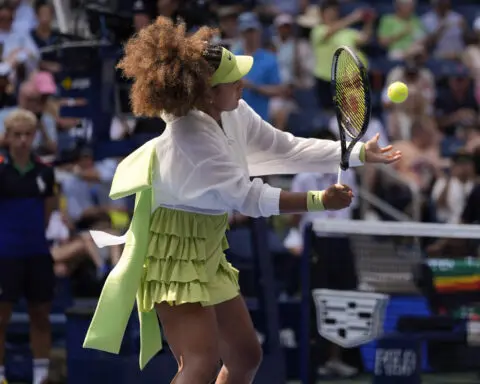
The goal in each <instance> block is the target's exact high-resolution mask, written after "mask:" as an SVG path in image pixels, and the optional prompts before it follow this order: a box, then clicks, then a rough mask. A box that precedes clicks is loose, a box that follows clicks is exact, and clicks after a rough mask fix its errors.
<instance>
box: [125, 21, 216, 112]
mask: <svg viewBox="0 0 480 384" xmlns="http://www.w3.org/2000/svg"><path fill="white" fill-rule="evenodd" d="M216 32H217V31H216V30H215V29H212V28H208V27H203V28H200V29H199V30H198V31H197V32H196V33H195V34H193V35H187V33H186V28H185V24H178V25H177V24H175V23H174V22H173V21H172V20H171V19H168V18H165V17H158V18H157V20H156V21H155V22H154V23H152V24H151V25H149V26H148V27H146V28H144V29H143V30H141V31H140V32H139V33H138V34H137V35H135V36H133V37H132V38H131V39H130V40H129V41H128V42H127V44H126V46H125V56H124V57H123V58H122V60H121V61H120V63H119V64H118V68H120V69H122V70H123V72H124V75H125V76H126V77H128V78H131V79H133V80H134V82H133V86H132V89H131V91H130V99H131V103H132V110H133V113H134V114H135V115H137V116H148V117H158V116H159V114H160V113H161V112H164V113H167V114H170V115H173V116H177V117H179V116H184V115H186V114H187V113H188V112H189V111H190V110H191V109H193V108H195V107H198V106H199V105H203V104H204V103H206V102H207V101H208V100H209V98H210V96H209V95H210V89H211V86H210V78H211V76H212V74H213V72H214V70H215V68H214V67H213V66H212V64H211V63H209V62H208V61H207V60H206V59H205V57H204V56H203V54H204V52H205V49H206V47H207V42H208V41H210V40H211V39H212V37H213V36H214V35H215V34H216Z"/></svg>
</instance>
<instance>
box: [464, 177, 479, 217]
mask: <svg viewBox="0 0 480 384" xmlns="http://www.w3.org/2000/svg"><path fill="white" fill-rule="evenodd" d="M462 223H463V224H480V184H476V185H475V187H474V188H473V189H472V192H471V193H470V195H469V196H468V199H467V202H466V204H465V209H464V210H463V212H462Z"/></svg>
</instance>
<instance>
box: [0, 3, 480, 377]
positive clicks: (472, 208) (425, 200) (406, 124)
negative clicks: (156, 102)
mask: <svg viewBox="0 0 480 384" xmlns="http://www.w3.org/2000/svg"><path fill="white" fill-rule="evenodd" d="M77 3H78V4H77ZM97 3H98V5H99V6H101V7H103V8H102V11H101V12H103V13H102V15H106V16H105V17H106V18H104V19H103V20H107V22H106V23H105V25H103V24H101V23H100V24H101V25H102V27H101V28H99V27H98V25H99V23H95V22H92V12H91V11H89V10H87V9H85V8H84V4H83V2H74V1H72V6H73V7H74V8H75V7H76V8H75V9H72V13H73V14H76V15H77V16H78V15H80V16H78V17H77V19H78V20H82V14H83V16H84V17H83V20H87V22H86V27H84V28H77V30H74V31H72V30H70V31H68V32H69V34H66V33H60V30H59V26H58V20H57V17H56V13H57V12H56V11H55V8H54V6H53V4H52V2H50V1H48V0H35V1H33V0H0V55H1V58H2V59H1V62H0V165H1V163H2V162H5V160H4V159H7V162H8V159H9V157H10V156H12V151H13V146H14V145H17V146H19V147H16V148H17V149H18V148H20V147H21V146H22V145H23V146H25V145H31V146H32V148H31V149H32V153H33V155H34V156H35V159H37V158H38V159H40V160H39V161H42V162H45V163H48V164H51V165H53V166H54V169H55V190H54V191H55V194H56V195H57V197H58V204H57V207H56V209H55V210H54V212H53V213H52V215H51V218H50V221H49V223H48V226H47V230H46V234H47V239H48V241H49V247H50V252H51V254H52V256H53V260H54V270H55V274H56V276H57V277H72V281H74V282H77V283H78V287H77V288H78V290H77V293H79V294H81V295H91V296H94V297H95V296H96V295H97V294H98V293H99V290H100V288H101V284H102V282H103V280H104V278H105V276H106V275H107V274H108V272H109V271H110V270H111V268H112V267H113V266H114V265H115V264H116V263H117V261H118V260H119V258H120V254H121V249H120V248H119V247H110V248H105V249H98V248H96V247H95V245H94V244H93V242H92V239H91V237H90V235H89V234H88V230H91V229H101V230H106V231H110V232H112V233H121V232H123V231H124V230H125V228H126V227H127V226H128V223H129V217H130V216H129V215H130V213H131V211H132V201H130V200H125V201H124V200H120V201H112V200H110V199H109V197H108V192H109V187H110V184H111V182H112V179H113V175H114V173H115V169H116V166H117V164H118V162H119V161H120V160H121V157H112V156H111V155H104V154H102V153H98V152H96V151H95V150H94V149H95V148H96V147H95V146H94V144H95V140H96V138H97V135H96V132H99V131H100V130H101V131H107V132H108V135H109V136H110V140H111V141H113V142H123V141H128V140H131V139H136V143H137V144H140V143H141V141H142V140H143V139H145V140H146V139H147V138H149V137H152V136H155V135H159V134H161V133H162V132H163V129H164V127H165V124H164V122H163V121H162V120H161V119H159V118H158V119H153V118H139V117H133V116H132V114H131V111H130V107H129V102H128V89H129V86H130V84H129V83H128V82H126V81H125V80H124V79H121V76H119V74H118V73H117V76H116V77H115V80H114V81H115V87H114V93H115V95H114V96H113V97H112V100H111V103H112V105H113V107H112V108H111V109H112V110H113V111H115V112H114V113H112V114H111V116H110V118H109V122H108V123H103V124H107V125H108V126H107V127H105V126H103V125H102V126H98V125H95V124H93V125H92V121H93V120H94V119H92V117H91V116H90V117H89V116H84V117H83V118H79V117H78V116H75V114H68V113H63V112H62V111H65V110H68V108H74V107H81V106H83V105H85V104H87V103H89V102H90V103H91V102H92V101H91V100H85V99H84V98H75V97H68V98H65V97H62V96H61V92H60V88H61V87H62V86H63V87H64V88H65V85H64V84H63V83H61V81H62V80H61V79H62V78H63V79H64V76H62V74H63V73H64V72H65V70H66V68H65V62H64V57H63V56H62V55H61V54H59V50H58V49H56V48H55V47H58V46H59V45H61V44H62V43H63V42H64V41H66V40H68V41H72V39H73V40H74V41H83V42H84V43H85V42H86V43H88V42H89V41H94V40H95V41H99V40H101V41H104V42H105V41H106V42H107V43H109V44H111V45H113V46H115V47H116V51H117V52H119V55H118V57H117V59H118V58H119V56H120V55H121V49H122V46H121V43H122V42H123V41H124V40H125V38H128V36H131V34H132V33H137V32H139V31H140V30H141V29H142V28H145V27H146V26H147V25H149V24H150V23H151V22H152V21H153V20H154V19H155V17H156V16H158V15H162V16H166V17H171V18H172V19H174V20H182V21H184V22H185V23H186V24H187V27H188V29H189V30H191V31H192V32H193V31H195V30H196V29H197V28H198V27H200V26H201V25H212V26H216V27H217V28H218V35H217V36H216V37H215V40H216V42H217V43H218V44H222V45H223V46H225V47H227V48H229V49H230V50H231V51H233V52H234V53H236V54H246V55H251V56H253V57H254V58H255V62H254V66H253V68H252V70H251V72H250V73H249V74H248V76H247V77H246V79H245V81H244V93H243V97H244V99H245V100H246V101H247V102H248V103H249V104H250V105H251V106H252V107H253V109H254V110H255V111H256V112H257V113H258V114H259V115H260V116H262V117H263V118H264V119H265V120H267V121H269V122H270V123H271V124H272V125H273V126H274V127H275V128H277V129H279V130H282V131H288V132H291V133H293V134H295V135H299V136H304V137H317V138H323V139H329V140H336V139H337V137H338V124H337V121H336V118H335V115H334V111H333V101H332V93H331V88H330V70H331V59H332V57H333V53H334V51H335V49H336V48H337V47H338V46H340V45H347V46H350V47H352V48H354V49H355V50H356V51H357V53H358V54H359V56H360V57H361V59H362V60H363V62H364V63H365V65H366V66H367V67H368V70H369V76H370V83H371V88H372V95H371V96H372V104H373V105H372V107H373V108H372V118H371V121H370V126H369V130H368V133H367V135H366V136H367V137H366V138H367V139H369V138H371V137H373V136H374V135H376V134H377V133H379V134H380V144H381V145H382V146H385V145H388V144H393V145H394V146H395V147H396V149H399V150H401V151H402V152H403V159H402V160H401V161H400V162H398V163H396V164H395V166H394V167H393V168H391V167H390V168H388V169H385V168H382V167H373V166H372V167H370V166H369V167H364V168H362V169H361V170H358V171H354V170H348V171H347V172H346V174H345V175H344V178H343V180H344V181H345V183H347V184H349V185H350V186H351V187H352V189H354V190H355V191H357V193H356V196H357V198H356V199H355V201H354V203H353V204H352V206H351V207H350V208H349V209H346V210H342V211H338V212H321V213H315V214H306V215H293V216H292V217H278V218H274V219H272V220H270V234H269V242H270V248H271V250H272V252H273V253H274V254H275V255H276V256H279V255H282V257H283V259H282V260H283V261H282V266H281V267H279V268H278V270H277V273H278V275H279V278H280V280H282V279H283V280H284V285H283V288H282V289H284V290H286V291H288V294H295V293H296V292H297V290H298V284H297V283H298V282H297V281H289V280H292V279H293V280H297V279H296V278H293V277H292V276H293V275H294V273H292V269H291V268H292V266H295V265H297V266H298V263H297V264H295V263H292V262H291V261H289V260H288V257H290V258H292V254H293V255H300V253H301V252H302V248H303V244H302V243H303V240H302V234H301V231H302V229H303V228H304V226H305V224H306V223H307V222H308V221H310V220H315V219H325V220H334V219H350V218H364V219H370V220H392V219H393V220H398V219H404V218H405V217H409V218H412V219H413V220H421V221H429V222H444V223H475V222H478V221H480V184H478V175H479V174H480V109H479V104H480V5H479V4H478V0H455V1H453V0H418V2H417V1H415V0H372V1H370V2H362V1H356V0H323V1H320V2H316V1H309V0H243V1H242V0H237V1H235V0H216V1H214V0H210V1H208V0H202V1H200V0H191V1H190V0H189V1H186V0H158V1H157V0H123V1H122V0H118V1H116V2H112V4H111V6H110V8H109V2H108V1H98V2H97ZM113 3H115V4H113ZM82 4H83V5H82ZM115 7H117V8H115ZM118 15H121V17H122V18H123V19H122V18H121V19H120V20H121V23H117V24H115V23H113V22H111V20H113V19H115V18H116V17H117V18H118V17H120V16H118ZM125 15H126V16H125ZM125 18H127V19H128V20H127V22H126V24H128V28H125ZM78 20H77V21H78ZM108 20H110V21H108ZM89 22H90V24H89ZM77 24H78V23H77ZM120 24H121V25H120ZM77 27H78V25H77ZM109 28H110V29H111V30H109ZM105 29H107V30H105ZM125 30H127V32H125ZM64 32H65V31H64ZM52 47H53V48H54V49H52ZM111 71H112V72H113V71H115V70H114V69H113V66H112V69H111ZM112 77H114V76H112ZM395 81H402V82H404V83H406V84H407V85H408V88H409V97H408V99H407V100H406V102H404V103H402V104H394V103H392V102H391V101H390V100H389V99H388V97H387V96H386V88H387V87H388V85H389V84H391V83H392V82H395ZM65 107H67V108H65ZM19 110H20V112H21V113H20V114H19ZM26 111H28V112H30V113H32V114H33V115H34V116H35V117H36V120H35V131H34V137H33V138H32V141H31V143H30V144H29V143H28V140H27V139H26V138H25V137H26V136H25V135H24V134H22V133H21V132H20V131H18V132H17V129H18V127H16V126H15V124H13V125H12V121H14V120H15V119H18V118H19V117H18V116H21V117H22V116H23V117H22V119H24V121H29V122H32V121H33V120H32V118H29V117H28V116H30V117H31V115H25V112H26ZM12 116H13V117H12ZM26 116H27V117H26ZM14 117H15V119H14ZM22 121H23V120H22ZM97 124H98V121H97ZM22 135H23V136H22ZM108 135H107V136H108ZM24 136H25V137H24ZM22 140H23V141H22ZM25 143H27V144H25ZM28 150H30V149H28ZM357 172H358V173H357ZM2 180H3V179H2ZM268 181H269V182H270V183H272V184H276V185H278V186H281V187H284V188H289V189H291V190H294V191H297V192H301V191H308V190H321V189H324V188H326V187H327V186H328V185H331V184H333V183H335V181H336V175H323V174H315V173H304V174H299V175H295V176H294V177H276V178H269V180H268ZM2 182H3V181H2ZM37 182H38V181H37ZM0 188H2V186H0ZM40 189H41V188H40ZM368 194H373V195H374V196H377V198H378V199H379V200H380V201H381V202H382V204H375V203H374V201H373V200H372V199H365V198H364V197H365V196H368ZM0 196H1V190H0ZM385 205H386V206H388V207H389V208H391V209H388V210H386V209H385V208H384V207H385ZM230 224H231V225H230V226H231V228H232V231H231V233H230V235H229V236H230V244H231V246H232V247H231V248H232V251H233V253H242V252H241V251H242V250H245V249H247V247H246V244H247V243H249V240H248V238H247V237H246V236H248V234H247V227H248V219H247V218H246V217H243V216H242V215H240V214H238V213H236V212H231V214H230ZM1 231H2V228H1V227H0V232H1ZM0 235H2V233H0ZM323 238H327V237H326V236H323V235H322V234H319V236H318V241H319V244H320V245H319V247H321V248H322V247H323V248H324V249H325V247H327V248H328V249H331V250H332V249H335V250H336V251H335V252H333V251H332V252H333V253H334V254H335V257H337V258H338V257H339V255H342V257H343V259H342V260H343V261H342V262H339V261H338V259H337V262H336V263H334V264H335V265H336V266H340V269H338V268H337V269H338V270H328V274H329V276H330V277H329V278H330V280H331V281H334V280H335V281H336V283H335V284H337V285H335V284H334V285H335V286H331V285H330V286H328V288H334V289H335V288H336V289H355V288H356V285H357V282H356V277H355V271H354V262H353V261H352V260H353V255H352V252H351V250H350V249H349V245H348V243H347V242H346V241H345V239H344V238H341V237H339V238H332V236H328V239H329V242H328V243H324V241H323V240H324V239H323ZM447 249H448V250H449V251H451V249H452V248H451V247H449V243H448V242H446V241H439V242H435V243H433V244H430V245H429V246H428V248H427V249H426V251H427V252H428V253H430V254H431V255H437V256H438V255H442V254H445V252H446V250H447ZM285 255H287V256H286V258H285ZM237 256H238V255H237ZM241 257H249V255H247V256H245V255H241ZM250 257H251V254H250ZM293 259H298V258H295V257H293ZM327 264H328V263H327ZM347 266H349V267H348V268H350V267H351V269H352V271H351V273H350V274H349V273H347V275H349V276H350V275H351V276H350V277H349V276H346V274H345V273H346V272H345V270H346V269H348V268H347ZM320 269H322V268H320ZM94 283H98V284H94ZM338 284H340V285H341V286H338ZM243 286H244V287H245V286H246V285H245V284H244V285H243ZM282 289H280V290H282ZM332 354H333V355H334V356H335V355H336V354H338V351H337V352H335V351H332ZM332 361H333V363H332V364H333V365H332V364H331V366H328V364H327V366H326V367H324V368H325V369H327V370H328V369H330V370H334V371H336V372H337V373H339V374H340V375H344V376H348V375H351V374H352V373H353V372H352V369H353V368H352V367H349V366H346V365H342V364H339V363H338V362H339V361H340V358H337V359H335V358H334V359H333V360H332ZM0 373H1V372H0Z"/></svg>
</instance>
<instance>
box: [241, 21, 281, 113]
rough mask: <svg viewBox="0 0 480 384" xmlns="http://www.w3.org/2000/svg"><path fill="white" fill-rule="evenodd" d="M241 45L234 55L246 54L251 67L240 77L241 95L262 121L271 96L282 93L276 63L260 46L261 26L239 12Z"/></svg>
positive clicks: (269, 53)
mask: <svg viewBox="0 0 480 384" xmlns="http://www.w3.org/2000/svg"><path fill="white" fill-rule="evenodd" d="M239 29H240V33H241V35H242V48H241V49H240V50H238V51H236V52H234V53H235V54H239V55H250V56H253V58H254V63H253V67H252V69H251V70H250V72H249V73H248V75H247V76H245V78H244V80H243V81H244V92H243V98H244V99H245V101H246V102H247V103H248V104H249V105H250V106H251V107H252V108H253V109H254V110H255V112H257V113H258V114H259V115H260V116H261V117H262V118H263V119H264V120H270V116H269V113H268V112H269V111H268V109H269V102H270V100H271V98H272V97H275V96H282V95H284V94H285V87H283V86H282V85H281V80H280V73H279V68H278V62H277V58H276V57H275V55H274V54H273V53H271V52H268V51H266V50H265V49H262V48H261V46H262V26H261V24H260V21H258V18H257V16H256V15H255V14H254V13H251V12H246V13H242V14H241V15H240V17H239Z"/></svg>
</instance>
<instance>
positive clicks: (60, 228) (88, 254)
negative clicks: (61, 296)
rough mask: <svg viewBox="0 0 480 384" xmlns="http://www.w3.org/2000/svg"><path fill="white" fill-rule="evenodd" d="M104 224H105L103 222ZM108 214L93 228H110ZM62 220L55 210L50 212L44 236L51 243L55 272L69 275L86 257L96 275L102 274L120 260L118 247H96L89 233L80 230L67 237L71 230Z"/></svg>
mask: <svg viewBox="0 0 480 384" xmlns="http://www.w3.org/2000/svg"><path fill="white" fill-rule="evenodd" d="M104 223H105V224H104ZM110 228H111V222H110V218H109V217H108V215H105V218H104V220H103V221H100V222H99V223H98V224H97V225H96V226H95V229H102V230H107V231H108V230H111V229H110ZM72 230H73V231H74V228H68V226H67V225H66V223H65V219H64V218H63V217H62V214H61V213H60V212H58V211H56V212H54V213H53V214H52V218H51V220H50V222H49V225H48V228H47V238H48V239H49V240H50V241H52V242H53V245H52V247H51V248H50V252H51V253H52V257H53V260H54V263H55V267H54V268H55V275H56V276H58V277H67V276H71V275H72V273H73V272H74V271H75V270H76V269H77V268H78V267H79V266H80V263H81V262H82V261H84V260H85V259H87V260H90V261H91V262H92V263H93V265H94V266H95V268H96V270H97V277H100V278H101V277H103V276H104V274H105V273H106V272H107V271H108V269H109V268H108V267H109V266H108V264H110V266H115V265H116V264H117V262H118V260H119V259H120V247H118V246H116V247H112V249H107V248H102V249H98V248H97V247H96V246H95V243H94V242H93V239H92V236H91V235H90V233H89V232H80V233H78V234H75V235H74V236H72V237H70V231H72Z"/></svg>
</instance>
